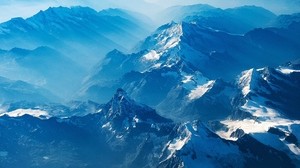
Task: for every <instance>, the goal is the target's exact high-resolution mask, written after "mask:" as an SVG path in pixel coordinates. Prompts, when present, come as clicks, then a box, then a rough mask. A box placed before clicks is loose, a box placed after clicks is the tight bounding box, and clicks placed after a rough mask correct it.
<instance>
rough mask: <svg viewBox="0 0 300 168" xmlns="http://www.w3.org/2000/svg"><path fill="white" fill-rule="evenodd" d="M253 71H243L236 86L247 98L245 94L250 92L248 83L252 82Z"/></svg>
mask: <svg viewBox="0 0 300 168" xmlns="http://www.w3.org/2000/svg"><path fill="white" fill-rule="evenodd" d="M253 71H254V69H250V70H247V71H244V72H242V74H241V77H240V78H239V81H238V86H239V87H240V88H241V89H242V93H243V95H244V96H247V94H248V93H249V92H250V83H251V80H252V74H253Z"/></svg>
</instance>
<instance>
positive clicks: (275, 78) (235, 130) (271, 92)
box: [212, 63, 300, 165]
mask: <svg viewBox="0 0 300 168" xmlns="http://www.w3.org/2000/svg"><path fill="white" fill-rule="evenodd" d="M299 75H300V71H299V63H288V64H285V65H282V66H279V67H277V68H270V67H266V68H261V69H250V70H247V71H244V72H242V73H241V75H240V76H239V78H237V81H236V85H237V87H238V88H239V92H238V93H237V95H236V96H235V98H234V99H233V101H232V102H233V106H234V107H235V109H234V110H233V113H232V115H231V117H230V118H229V119H226V120H221V121H220V122H219V123H218V124H213V126H212V128H216V129H215V132H216V133H217V134H218V135H219V136H220V137H222V138H224V139H231V140H234V141H236V140H237V141H239V140H240V139H241V138H243V137H244V135H245V134H248V135H250V136H251V137H252V138H254V139H255V140H257V141H258V142H260V143H262V144H265V145H268V146H270V147H273V148H275V149H276V150H279V151H284V152H285V153H286V154H288V155H289V156H290V157H291V158H297V157H298V155H299V154H300V153H299V151H300V148H299V139H300V136H299V134H298V129H299V124H300V120H299V114H298V109H299V101H298V100H299V93H298V92H299ZM296 160H297V159H296ZM298 164H299V161H297V165H298Z"/></svg>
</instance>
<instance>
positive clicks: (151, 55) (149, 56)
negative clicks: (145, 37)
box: [142, 50, 161, 61]
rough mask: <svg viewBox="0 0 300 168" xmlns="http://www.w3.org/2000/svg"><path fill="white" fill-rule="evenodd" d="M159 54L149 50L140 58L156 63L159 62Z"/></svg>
mask: <svg viewBox="0 0 300 168" xmlns="http://www.w3.org/2000/svg"><path fill="white" fill-rule="evenodd" d="M160 56H161V55H160V54H158V53H157V52H156V51H155V50H151V51H150V52H149V53H147V54H146V55H144V56H143V57H142V58H143V59H144V60H147V61H156V60H159V58H160Z"/></svg>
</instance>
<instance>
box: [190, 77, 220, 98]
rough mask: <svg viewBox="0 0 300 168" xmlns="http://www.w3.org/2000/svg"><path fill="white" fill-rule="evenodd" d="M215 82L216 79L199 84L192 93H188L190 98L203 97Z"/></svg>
mask: <svg viewBox="0 0 300 168" xmlns="http://www.w3.org/2000/svg"><path fill="white" fill-rule="evenodd" d="M214 83H215V81H214V80H211V81H208V82H207V83H206V84H204V85H199V86H197V88H196V89H194V90H192V91H191V93H190V94H189V95H188V98H189V100H195V99H198V98H200V97H202V96H203V95H204V94H205V93H206V92H207V91H208V90H210V89H211V88H212V87H213V85H214Z"/></svg>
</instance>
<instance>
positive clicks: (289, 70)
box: [276, 67, 300, 75]
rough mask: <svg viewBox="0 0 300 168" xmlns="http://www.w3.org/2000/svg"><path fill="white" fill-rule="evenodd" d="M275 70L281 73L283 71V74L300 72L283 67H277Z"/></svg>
mask: <svg viewBox="0 0 300 168" xmlns="http://www.w3.org/2000/svg"><path fill="white" fill-rule="evenodd" d="M276 70H277V71H279V72H281V73H283V74H285V75H289V74H291V73H294V72H300V70H295V69H289V68H283V67H281V68H278V69H276Z"/></svg>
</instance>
